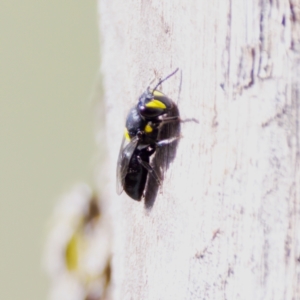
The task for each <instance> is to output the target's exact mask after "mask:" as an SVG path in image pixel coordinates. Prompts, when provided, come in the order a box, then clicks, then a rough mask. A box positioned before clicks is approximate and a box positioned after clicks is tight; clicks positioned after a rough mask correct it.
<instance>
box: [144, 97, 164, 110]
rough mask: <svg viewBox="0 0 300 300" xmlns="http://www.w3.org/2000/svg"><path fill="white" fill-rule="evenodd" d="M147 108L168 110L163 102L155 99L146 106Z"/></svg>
mask: <svg viewBox="0 0 300 300" xmlns="http://www.w3.org/2000/svg"><path fill="white" fill-rule="evenodd" d="M146 107H148V108H160V109H166V108H167V107H166V106H165V104H164V103H163V102H161V101H159V100H155V99H153V100H151V101H150V102H148V103H147V104H146Z"/></svg>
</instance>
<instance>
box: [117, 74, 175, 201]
mask: <svg viewBox="0 0 300 300" xmlns="http://www.w3.org/2000/svg"><path fill="white" fill-rule="evenodd" d="M177 71H178V68H177V69H176V70H175V71H174V72H172V73H171V74H170V75H168V76H167V77H165V78H164V79H162V80H160V81H159V82H158V83H157V85H156V86H155V87H154V89H152V90H150V87H148V88H147V90H146V91H145V92H144V93H143V94H142V95H141V96H140V98H139V101H138V103H137V105H136V106H134V107H133V108H132V109H131V110H130V112H129V114H128V116H127V119H126V126H125V132H124V137H123V141H122V144H121V148H120V153H119V158H118V164H117V193H118V194H121V193H122V191H123V190H125V192H126V194H127V195H128V196H129V197H131V198H132V199H134V200H140V199H141V197H142V196H143V192H144V189H145V185H146V181H147V176H148V173H150V175H151V176H153V178H154V179H155V180H156V181H157V183H158V184H159V183H160V180H159V178H158V176H157V174H156V173H155V171H154V170H153V168H152V166H151V165H150V156H151V155H152V154H153V153H154V152H155V151H156V148H157V147H160V146H164V145H167V144H169V143H172V142H173V141H174V140H176V139H177V137H169V138H167V139H163V140H158V137H159V133H160V129H161V126H162V125H163V124H165V123H168V122H174V121H178V120H179V116H171V115H170V112H171V110H172V108H173V106H174V104H173V102H172V100H171V99H170V98H168V97H167V96H166V95H165V94H163V93H162V92H160V91H158V90H157V88H158V86H159V85H161V84H162V83H163V82H164V81H166V80H167V79H168V78H170V77H171V76H173V75H174V74H175V73H176V72H177Z"/></svg>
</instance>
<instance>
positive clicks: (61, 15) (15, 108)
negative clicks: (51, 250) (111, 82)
mask: <svg viewBox="0 0 300 300" xmlns="http://www.w3.org/2000/svg"><path fill="white" fill-rule="evenodd" d="M97 22H98V20H97V8H96V1H71V0H66V1H58V0H54V1H33V0H27V1H23V0H17V1H9V0H3V1H1V10H0V24H1V25H0V79H1V80H0V82H1V88H0V122H1V124H0V145H1V148H0V149H1V152H0V196H1V197H0V241H1V246H0V299H10V300H15V299H46V296H47V292H48V278H47V276H46V275H45V273H44V271H43V269H42V266H41V265H42V263H41V261H42V254H43V250H44V241H45V239H46V233H47V221H48V220H49V218H50V216H51V214H52V210H53V207H54V205H55V203H57V201H58V198H59V197H60V196H61V195H62V194H63V193H64V192H66V191H68V190H69V188H70V187H71V186H73V184H75V183H77V182H81V181H85V182H87V183H89V184H92V183H93V172H94V167H93V164H94V160H95V156H96V150H95V142H94V119H93V118H94V115H93V112H92V111H93V103H92V101H91V95H92V93H93V89H94V83H95V80H96V77H97V71H98V66H99V50H98V49H99V44H98V36H99V34H98V24H97Z"/></svg>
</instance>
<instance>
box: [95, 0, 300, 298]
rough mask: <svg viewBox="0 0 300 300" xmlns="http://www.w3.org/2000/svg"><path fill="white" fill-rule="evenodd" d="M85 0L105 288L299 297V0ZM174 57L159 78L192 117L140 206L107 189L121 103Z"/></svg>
mask: <svg viewBox="0 0 300 300" xmlns="http://www.w3.org/2000/svg"><path fill="white" fill-rule="evenodd" d="M99 9H100V30H101V55H102V68H101V70H102V74H103V87H104V101H105V105H106V134H107V135H106V136H107V140H106V142H107V149H108V159H107V161H106V163H107V164H106V166H105V169H104V173H105V174H106V176H107V185H106V187H107V188H106V195H105V196H106V199H107V201H108V202H109V213H110V216H111V220H112V224H113V227H114V246H113V247H114V248H113V249H114V253H113V255H114V256H113V276H112V284H113V299H122V300H123V299H143V300H145V299H149V300H150V299H151V300H156V299H163V300H166V299H172V300H176V299H178V300H182V299H230V300H232V299H243V300H246V299H249V300H253V299H263V300H266V299H272V300H274V299H300V230H299V229H300V227H299V226H300V176H299V175H300V173H299V150H300V144H299V138H300V136H299V134H300V133H299V109H300V83H299V78H300V1H298V0H290V1H288V0H277V1H271V0H270V1H267V0H254V1H253V0H231V1H230V0H224V1H223V0H222V1H217V0H212V1H200V0H191V1H186V0H174V1H173V0H172V1H167V0H163V1H162V0H151V1H133V0H128V1H123V0H101V1H99ZM177 67H179V68H180V70H181V73H178V74H176V75H175V76H174V77H172V78H171V79H169V80H168V81H166V82H165V83H164V84H163V91H164V92H165V93H166V94H167V95H168V96H170V97H171V98H172V99H173V100H174V102H175V103H177V105H178V108H179V110H180V115H181V118H182V119H188V118H196V119H197V120H198V121H199V123H198V124H197V123H195V122H185V123H182V124H181V136H182V137H181V139H180V141H179V143H178V147H177V150H176V156H175V159H174V160H173V161H172V162H171V163H170V165H169V167H168V169H167V170H165V172H164V180H163V183H162V184H161V186H160V188H159V191H158V194H157V197H156V198H155V201H154V202H153V203H151V205H146V204H145V201H144V200H142V201H141V202H137V201H133V200H131V199H130V198H129V197H128V196H127V195H126V194H125V193H123V194H122V196H117V194H116V191H115V181H116V179H115V177H116V174H115V170H116V161H117V157H118V151H119V146H120V143H121V139H122V134H123V128H124V123H125V118H126V115H127V113H128V110H129V109H130V107H131V106H132V105H134V104H135V103H136V102H137V99H138V96H139V95H140V94H141V93H142V92H143V91H144V90H145V89H146V87H147V86H148V84H149V82H150V81H151V80H152V79H153V78H155V79H156V81H157V80H158V78H160V77H163V76H165V75H168V74H169V73H171V72H172V71H173V70H174V69H175V68H177ZM101 180H102V181H103V178H102V179H101ZM149 188H150V189H151V187H149Z"/></svg>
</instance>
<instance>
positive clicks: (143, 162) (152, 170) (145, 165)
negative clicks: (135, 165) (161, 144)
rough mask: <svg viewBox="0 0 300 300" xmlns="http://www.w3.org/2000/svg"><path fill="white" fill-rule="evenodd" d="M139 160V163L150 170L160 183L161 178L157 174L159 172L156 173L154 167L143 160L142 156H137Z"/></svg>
mask: <svg viewBox="0 0 300 300" xmlns="http://www.w3.org/2000/svg"><path fill="white" fill-rule="evenodd" d="M137 160H138V162H139V164H140V165H141V166H143V167H144V168H145V169H146V170H147V171H148V172H149V174H150V175H151V176H152V177H153V178H154V179H155V180H156V182H157V183H158V184H159V185H160V180H159V178H158V176H157V174H156V173H155V171H154V169H153V168H152V167H151V166H150V165H149V164H148V163H147V162H145V161H143V160H142V159H141V158H140V156H137Z"/></svg>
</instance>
